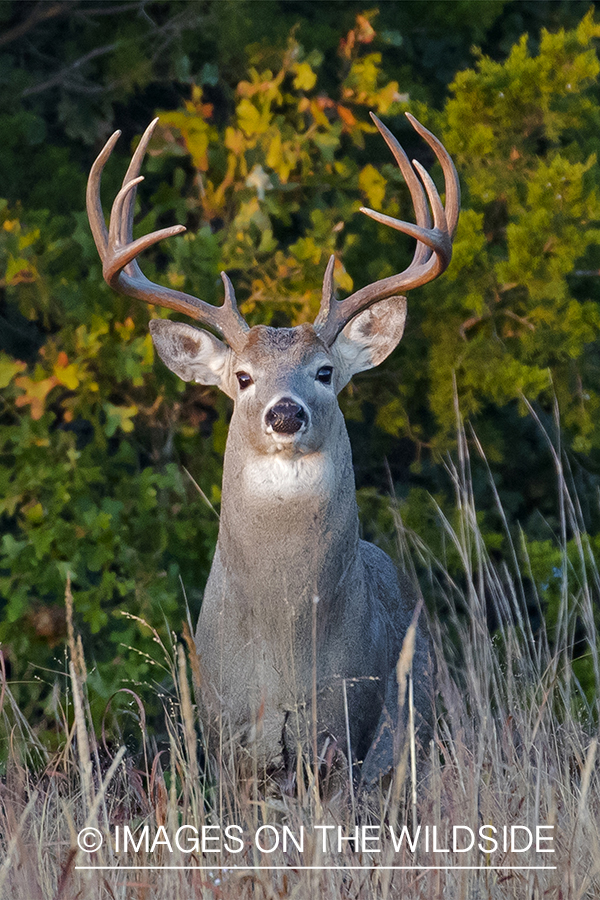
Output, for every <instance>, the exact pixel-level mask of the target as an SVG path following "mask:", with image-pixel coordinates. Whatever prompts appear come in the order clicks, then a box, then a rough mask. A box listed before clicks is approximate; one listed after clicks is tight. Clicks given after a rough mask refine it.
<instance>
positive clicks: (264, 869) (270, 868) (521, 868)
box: [75, 866, 557, 872]
mask: <svg viewBox="0 0 600 900" xmlns="http://www.w3.org/2000/svg"><path fill="white" fill-rule="evenodd" d="M75 868H76V869H85V870H86V871H90V870H93V869H99V870H100V869H101V870H102V871H111V872H118V871H120V870H122V871H124V872H129V871H133V872H137V871H141V870H144V871H148V870H154V871H158V872H160V871H162V870H163V869H165V870H166V869H185V870H191V869H199V870H200V869H202V870H204V871H211V872H214V871H217V872H247V871H254V872H256V871H259V872H275V871H279V870H284V871H287V872H294V871H298V870H300V869H310V870H315V869H316V870H319V871H320V870H323V869H339V870H343V871H347V870H348V869H353V870H354V869H360V870H367V871H372V872H376V871H378V870H382V869H391V870H393V871H400V870H406V869H419V870H420V871H422V870H434V871H437V870H445V871H452V870H454V869H468V870H471V871H476V870H482V871H488V872H489V871H505V870H507V869H510V870H511V871H516V872H528V871H531V870H534V869H535V870H547V871H550V870H552V869H556V868H557V866H75Z"/></svg>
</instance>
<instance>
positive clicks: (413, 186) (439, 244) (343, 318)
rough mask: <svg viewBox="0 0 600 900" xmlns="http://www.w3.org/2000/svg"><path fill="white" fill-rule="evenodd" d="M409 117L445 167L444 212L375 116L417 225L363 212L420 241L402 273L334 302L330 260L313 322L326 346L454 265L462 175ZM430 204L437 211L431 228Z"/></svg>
mask: <svg viewBox="0 0 600 900" xmlns="http://www.w3.org/2000/svg"><path fill="white" fill-rule="evenodd" d="M406 116H407V118H408V120H409V122H410V123H411V125H412V126H413V128H414V129H415V131H416V132H417V134H420V135H421V137H422V138H424V139H425V140H426V141H427V143H428V144H429V146H430V147H431V148H432V150H433V152H434V153H435V155H436V156H437V158H438V160H439V162H440V164H441V166H442V171H443V173H444V181H445V186H446V209H444V207H443V205H442V201H441V200H440V195H439V194H438V192H437V189H436V187H435V184H434V183H433V181H432V180H431V177H430V176H429V174H428V173H427V171H426V170H425V169H424V168H423V166H422V165H420V163H418V162H417V161H416V160H413V163H412V165H411V163H410V162H409V160H408V157H407V155H406V153H405V152H404V150H403V149H402V147H401V146H400V144H399V143H398V141H397V140H396V138H395V137H394V135H393V134H392V133H391V131H390V130H389V129H388V128H386V127H385V125H384V124H383V122H380V121H379V119H378V118H377V116H375V115H373V113H371V118H372V119H373V121H374V122H375V124H376V126H377V128H378V129H379V131H380V132H381V135H382V136H383V139H384V140H385V142H386V144H387V145H388V147H389V148H390V150H391V151H392V153H393V154H394V157H395V158H396V162H397V163H398V166H399V168H400V171H401V172H402V174H403V175H404V179H405V181H406V183H407V185H408V189H409V191H410V194H411V197H412V200H413V204H414V207H415V214H416V219H417V224H416V225H412V224H411V223H410V222H402V221H400V220H399V219H394V218H392V217H391V216H385V215H383V213H379V212H375V210H373V209H367V208H365V207H363V208H361V212H363V213H365V215H367V216H370V218H371V219H375V221H377V222H381V223H382V224H383V225H389V226H390V227H391V228H395V229H396V230H397V231H402V232H404V234H409V235H411V236H412V237H415V238H417V247H416V249H415V253H414V256H413V259H412V262H411V264H410V265H409V267H408V268H407V269H405V270H404V272H400V273H399V274H398V275H391V276H390V277H389V278H382V279H381V281H375V282H374V283H373V284H369V285H367V286H366V287H364V288H361V289H360V290H358V291H355V293H354V294H351V295H350V296H349V297H346V298H345V300H335V299H334V296H333V257H331V259H330V260H329V264H328V266H327V270H326V272H325V278H324V281H323V299H322V300H321V308H320V310H319V314H318V316H317V318H316V319H315V323H314V327H315V330H316V331H317V332H318V334H319V336H320V337H321V338H322V340H323V341H324V342H325V344H327V346H331V344H332V343H333V342H334V341H335V339H336V337H337V336H338V334H339V333H340V331H341V330H342V329H343V328H344V326H345V325H347V324H348V322H349V321H350V320H351V319H353V318H354V316H356V315H357V314H358V313H359V312H361V311H362V310H363V309H367V307H369V306H371V305H372V304H373V303H377V302H378V301H379V300H385V299H386V298H388V297H393V296H394V295H395V294H398V293H399V292H401V291H409V290H411V289H412V288H415V287H419V285H421V284H426V283H427V282H428V281H433V279H434V278H437V277H438V275H441V273H442V272H443V271H444V269H446V268H447V267H448V265H449V264H450V260H451V258H452V238H453V237H454V232H455V231H456V225H457V222H458V214H459V212H460V184H459V181H458V175H457V173H456V169H455V168H454V163H453V162H452V160H451V159H450V156H449V155H448V153H447V151H446V149H445V147H444V146H443V144H442V143H441V142H440V141H438V139H437V138H436V137H435V135H433V134H432V133H431V132H430V131H428V130H427V129H426V128H424V127H423V125H421V123H420V122H417V120H416V119H415V118H414V116H411V115H410V114H409V113H406ZM413 167H414V168H413ZM415 170H416V171H415ZM417 174H418V176H419V177H417ZM419 178H420V180H419ZM421 182H422V183H421ZM423 188H424V189H425V190H423ZM427 201H429V204H430V205H431V210H432V212H433V227H432V224H431V215H430V212H429V205H428V202H427Z"/></svg>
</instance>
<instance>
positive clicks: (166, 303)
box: [86, 119, 249, 350]
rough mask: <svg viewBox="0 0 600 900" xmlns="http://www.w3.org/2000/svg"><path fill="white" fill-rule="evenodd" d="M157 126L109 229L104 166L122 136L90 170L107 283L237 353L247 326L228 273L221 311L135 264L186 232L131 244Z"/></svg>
mask: <svg viewBox="0 0 600 900" xmlns="http://www.w3.org/2000/svg"><path fill="white" fill-rule="evenodd" d="M157 121H158V119H155V120H154V121H153V122H151V124H150V125H149V126H148V128H147V129H146V131H145V132H144V134H143V135H142V138H141V140H140V143H139V144H138V147H137V149H136V151H135V153H134V155H133V158H132V160H131V162H130V163H129V166H128V169H127V172H126V173H125V177H124V179H123V184H122V187H121V190H120V191H119V193H118V194H117V196H116V198H115V201H114V203H113V207H112V210H111V215H110V223H109V227H108V229H107V227H106V223H105V221H104V213H103V211H102V204H101V201H100V181H101V178H102V171H103V169H104V166H105V165H106V162H107V160H108V158H109V156H110V154H111V153H112V151H113V148H114V146H115V144H116V142H117V139H118V138H119V135H120V134H121V132H120V131H117V132H115V133H114V134H113V135H112V137H110V138H109V140H108V141H107V143H106V145H105V147H104V148H103V149H102V151H101V152H100V154H99V155H98V158H97V159H96V161H95V162H94V164H93V166H92V168H91V171H90V176H89V179H88V186H87V192H86V203H87V211H88V218H89V220H90V226H91V229H92V234H93V236H94V241H95V243H96V247H97V249H98V253H99V255H100V259H101V260H102V272H103V275H104V279H105V281H106V282H107V283H108V284H109V285H110V286H111V287H112V288H113V289H114V290H116V291H119V292H120V293H122V294H126V295H128V296H130V297H135V298H136V299H138V300H143V301H144V302H145V303H152V304H155V305H157V306H163V307H165V308H167V309H173V310H175V311H176V312H181V313H184V314H185V315H187V316H189V317H190V318H191V319H195V320H196V321H199V322H202V323H203V324H205V325H208V326H209V327H210V328H213V329H214V330H215V331H217V332H218V333H219V334H220V335H222V337H223V338H224V339H225V340H226V341H227V343H228V344H229V345H230V346H231V347H232V348H233V349H234V350H237V349H240V348H241V347H242V346H243V345H244V344H245V342H246V333H247V332H248V331H249V326H248V324H247V323H246V322H245V321H244V319H243V317H242V316H241V314H240V312H239V310H238V308H237V303H236V300H235V292H234V290H233V285H232V284H231V281H230V280H229V278H228V277H227V276H226V275H225V274H224V273H221V274H222V277H223V283H224V285H225V300H224V302H223V305H222V306H220V307H215V306H212V305H211V304H210V303H205V302H204V300H199V299H198V298H197V297H193V296H192V295H191V294H185V293H183V292H182V291H175V290H171V289H170V288H166V287H163V286H162V285H160V284H155V283H154V282H152V281H150V280H149V279H148V278H146V276H145V275H144V273H143V272H142V270H141V269H140V266H139V264H138V262H137V259H136V257H137V256H138V254H139V253H141V252H142V251H143V250H146V249H147V248H148V247H151V246H152V245H153V244H156V243H157V242H158V241H161V240H162V239H163V238H166V237H171V236H172V235H175V234H181V232H182V231H185V226H183V225H173V226H172V227H170V228H162V229H160V230H158V231H153V232H151V233H150V234H146V235H144V236H143V237H140V238H137V240H133V236H132V227H133V212H134V204H135V195H136V190H137V186H138V184H139V183H140V182H141V181H143V176H141V175H140V174H139V172H140V169H141V165H142V161H143V159H144V155H145V153H146V150H147V147H148V143H149V142H150V138H151V137H152V133H153V131H154V128H155V126H156V123H157Z"/></svg>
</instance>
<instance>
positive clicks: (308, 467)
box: [242, 453, 335, 500]
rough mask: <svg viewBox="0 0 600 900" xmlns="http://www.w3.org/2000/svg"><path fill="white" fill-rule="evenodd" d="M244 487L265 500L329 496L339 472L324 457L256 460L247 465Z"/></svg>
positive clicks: (271, 457) (272, 455) (329, 459)
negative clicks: (336, 473)
mask: <svg viewBox="0 0 600 900" xmlns="http://www.w3.org/2000/svg"><path fill="white" fill-rule="evenodd" d="M242 477H243V479H244V487H245V489H246V490H247V491H248V493H249V494H252V495H254V496H255V497H262V498H264V499H265V500H266V499H268V498H271V499H272V500H287V499H292V498H297V497H306V496H315V495H322V496H323V498H325V497H326V496H328V495H329V494H330V493H331V491H332V490H334V487H335V468H334V465H333V461H332V459H331V457H330V456H329V455H327V454H323V453H307V454H306V455H302V456H296V457H293V458H291V457H288V456H284V455H283V454H279V453H273V454H269V456H265V457H254V458H253V459H251V460H249V461H247V462H246V463H245V465H244V470H243V475H242Z"/></svg>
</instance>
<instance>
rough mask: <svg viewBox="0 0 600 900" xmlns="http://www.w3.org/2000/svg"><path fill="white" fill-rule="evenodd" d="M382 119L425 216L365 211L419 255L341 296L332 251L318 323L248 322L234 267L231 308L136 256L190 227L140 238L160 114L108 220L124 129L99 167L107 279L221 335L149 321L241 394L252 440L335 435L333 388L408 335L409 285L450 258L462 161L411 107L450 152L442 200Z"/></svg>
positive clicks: (437, 147)
mask: <svg viewBox="0 0 600 900" xmlns="http://www.w3.org/2000/svg"><path fill="white" fill-rule="evenodd" d="M407 115H408V114H407ZM372 118H373V121H374V122H375V124H376V126H377V128H378V129H379V131H380V133H381V134H382V136H383V138H384V140H385V141H386V143H387V144H388V146H389V148H390V150H391V151H392V153H393V155H394V157H395V159H396V162H397V163H398V166H399V167H400V170H401V171H402V173H403V175H404V178H405V180H406V182H407V184H408V187H409V190H410V193H411V196H412V199H413V203H414V207H415V213H416V220H417V221H416V224H414V225H413V224H411V223H408V222H402V221H399V220H397V219H394V218H391V217H390V216H386V215H383V214H382V213H378V212H375V211H374V210H371V209H366V208H363V209H361V212H363V213H365V214H366V215H368V216H370V217H371V218H372V219H375V220H376V221H378V222H382V223H384V224H385V225H388V226H390V227H391V228H395V229H396V230H398V231H402V232H404V233H405V234H409V235H411V236H413V237H415V238H417V245H416V249H415V253H414V256H413V259H412V262H411V263H410V265H409V266H408V268H407V269H406V270H405V271H404V272H401V273H399V274H397V275H392V276H391V277H388V278H384V279H382V280H380V281H377V282H374V283H373V284H370V285H368V286H367V287H364V288H361V289H360V290H358V291H356V292H354V293H353V294H351V295H350V296H349V297H346V298H345V299H344V300H336V299H335V297H334V288H333V266H334V257H331V259H330V260H329V264H328V266H327V269H326V272H325V277H324V282H323V293H322V300H321V308H320V311H319V314H318V315H317V317H316V319H315V321H314V323H313V324H312V325H300V326H298V327H296V328H293V329H287V328H283V329H273V328H266V327H265V326H260V325H259V326H255V327H254V328H252V329H250V328H249V326H248V324H247V323H246V322H245V321H244V319H243V317H242V316H241V314H240V313H239V311H238V308H237V303H236V299H235V293H234V289H233V286H232V284H231V281H230V280H229V278H228V277H227V275H226V274H225V273H222V279H223V283H224V286H225V299H224V303H223V305H222V306H221V307H214V306H211V305H210V304H208V303H205V302H204V301H202V300H200V299H198V298H196V297H193V296H190V295H189V294H185V293H182V292H181V291H176V290H172V289H169V288H165V287H163V286H161V285H158V284H155V283H153V282H151V281H149V280H148V279H147V278H146V277H145V276H144V274H143V273H142V271H141V269H140V267H139V264H138V262H137V256H138V255H139V254H140V253H141V252H142V251H143V250H145V249H146V248H148V247H150V246H152V245H153V244H155V243H157V242H158V241H160V240H162V239H163V238H165V237H170V236H171V235H175V234H180V233H181V232H182V231H185V228H184V226H181V225H176V226H174V227H171V228H165V229H162V230H160V231H155V232H153V233H151V234H148V235H145V236H144V237H141V238H138V239H137V240H135V241H134V240H133V238H132V222H133V210H134V202H135V195H136V190H137V186H138V184H139V183H140V182H141V181H142V180H143V176H140V174H139V172H140V168H141V164H142V161H143V158H144V155H145V152H146V149H147V146H148V143H149V141H150V138H151V136H152V133H153V131H154V128H155V126H156V123H157V121H158V120H157V119H155V120H154V122H152V123H151V124H150V125H149V127H148V128H147V129H146V131H145V133H144V135H143V137H142V139H141V141H140V143H139V145H138V147H137V150H136V151H135V153H134V155H133V158H132V160H131V163H130V165H129V168H128V170H127V172H126V174H125V177H124V179H123V184H122V187H121V190H120V191H119V193H118V195H117V197H116V199H115V202H114V204H113V208H112V211H111V215H110V224H109V227H108V229H107V228H106V225H105V222H104V215H103V212H102V207H101V204H100V178H101V174H102V170H103V168H104V165H105V164H106V161H107V159H108V157H109V156H110V154H111V152H112V149H113V147H114V145H115V143H116V140H117V138H118V137H119V134H120V132H116V133H115V134H113V135H112V137H111V138H110V140H109V141H108V142H107V144H106V146H105V147H104V149H103V150H102V152H101V153H100V155H99V156H98V158H97V160H96V162H95V163H94V165H93V168H92V170H91V173H90V178H89V182H88V189H87V209H88V215H89V219H90V223H91V227H92V232H93V235H94V240H95V242H96V246H97V248H98V252H99V254H100V257H101V259H102V264H103V275H104V278H105V280H106V281H107V283H108V284H109V285H110V286H111V287H112V288H114V289H115V290H116V291H119V292H120V293H123V294H127V295H129V296H132V297H136V298H138V299H140V300H143V301H145V302H146V303H151V304H156V305H158V306H163V307H167V308H169V309H174V310H176V311H177V312H181V313H184V314H185V315H187V316H189V317H190V318H191V319H195V320H196V321H199V322H201V323H202V324H203V325H206V326H208V328H210V329H212V331H215V332H217V334H219V335H220V336H221V337H222V338H223V340H219V339H218V338H217V337H215V336H214V335H213V334H212V333H211V332H209V331H206V330H200V329H197V328H193V327H192V326H190V325H186V324H182V323H178V322H171V321H169V320H166V319H156V320H152V321H151V322H150V331H151V334H152V339H153V341H154V344H155V346H156V349H157V351H158V353H159V355H160V357H161V358H162V360H163V361H164V362H165V363H166V365H167V366H168V367H169V368H170V369H172V370H173V371H174V372H175V373H176V374H177V375H179V377H180V378H182V379H183V380H184V381H195V382H198V383H200V384H206V385H216V386H218V387H219V388H220V389H221V390H223V391H224V392H225V393H226V394H228V395H229V396H230V397H231V398H232V399H233V400H234V401H235V404H236V416H237V418H238V419H241V418H242V417H243V418H245V419H246V421H247V423H248V431H247V434H248V439H249V441H250V442H252V443H255V444H257V445H259V446H260V447H261V448H262V449H263V451H264V452H281V453H283V454H285V455H289V454H292V455H293V454H297V453H303V452H309V451H310V450H314V449H315V444H317V445H318V443H319V441H322V440H324V439H325V438H326V435H327V426H326V422H319V421H318V420H320V419H325V420H326V419H327V418H328V417H329V418H330V417H331V415H333V414H334V413H335V409H337V403H336V402H335V395H336V394H337V393H338V392H339V391H340V390H341V389H342V388H343V387H344V386H345V385H346V384H347V383H348V381H349V380H350V378H351V377H352V376H353V375H354V374H355V373H357V372H361V371H363V370H365V369H369V368H371V367H373V366H377V365H379V363H380V362H382V361H383V360H384V359H385V358H386V357H387V356H388V354H389V353H391V351H392V350H393V349H394V348H395V347H396V345H397V344H398V342H399V341H400V339H401V337H402V333H403V330H404V322H405V319H406V299H405V298H404V297H403V296H402V295H401V293H400V292H404V291H408V290H411V289H412V288H414V287H417V286H419V285H422V284H425V283H426V282H428V281H432V280H433V279H434V278H437V276H438V275H440V274H441V272H443V271H444V269H445V268H446V267H447V266H448V264H449V263H450V259H451V256H452V237H453V235H454V231H455V228H456V224H457V221H458V213H459V208H460V193H459V183H458V177H457V174H456V170H455V168H454V165H453V163H452V160H451V159H450V157H449V155H448V153H447V152H446V150H445V149H444V147H443V146H442V144H441V143H440V142H439V141H438V140H437V138H436V137H434V135H433V134H431V133H430V132H429V131H427V129H426V128H424V127H423V126H422V125H421V124H420V123H419V122H417V120H416V119H414V118H413V117H412V116H410V115H408V119H409V121H410V122H411V124H412V126H413V127H414V128H415V130H416V131H417V133H418V134H420V135H421V136H422V137H423V138H424V139H425V140H426V141H427V143H428V144H429V146H430V147H431V148H432V149H433V151H434V153H435V154H436V156H437V158H438V160H439V161H440V163H441V166H442V169H443V172H444V179H445V188H446V208H445V209H444V207H443V205H442V202H441V200H440V197H439V194H438V192H437V190H436V188H435V185H434V183H433V181H432V180H431V178H430V176H429V175H428V173H427V172H426V170H425V169H424V168H423V167H422V166H421V165H420V164H419V163H418V162H416V161H415V162H413V164H411V163H410V162H409V160H408V158H407V156H406V154H405V153H404V150H403V149H402V147H401V146H400V144H399V143H398V141H397V140H396V139H395V137H394V136H393V135H392V134H391V132H390V131H389V130H388V129H387V128H386V127H385V125H383V123H382V122H380V121H379V119H377V117H376V116H374V115H372ZM430 208H431V211H430ZM432 214H433V221H432Z"/></svg>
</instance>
